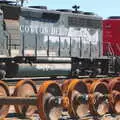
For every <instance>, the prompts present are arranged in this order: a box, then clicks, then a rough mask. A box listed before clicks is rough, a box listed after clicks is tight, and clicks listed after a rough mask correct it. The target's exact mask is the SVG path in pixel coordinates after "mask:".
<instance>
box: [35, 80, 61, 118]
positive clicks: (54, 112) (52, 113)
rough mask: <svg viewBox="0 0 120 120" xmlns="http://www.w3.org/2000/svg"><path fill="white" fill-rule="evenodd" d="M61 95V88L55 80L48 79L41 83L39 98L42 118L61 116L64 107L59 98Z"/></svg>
mask: <svg viewBox="0 0 120 120" xmlns="http://www.w3.org/2000/svg"><path fill="white" fill-rule="evenodd" d="M61 97H62V92H61V89H60V87H59V85H58V84H57V83H56V82H55V81H46V82H44V83H43V84H41V85H40V88H39V92H38V95H37V98H38V110H40V113H39V115H40V118H41V120H58V119H59V118H60V116H61V113H62V110H63V109H62V106H61V104H59V102H60V101H59V100H58V99H57V98H61ZM55 99H56V100H55Z"/></svg>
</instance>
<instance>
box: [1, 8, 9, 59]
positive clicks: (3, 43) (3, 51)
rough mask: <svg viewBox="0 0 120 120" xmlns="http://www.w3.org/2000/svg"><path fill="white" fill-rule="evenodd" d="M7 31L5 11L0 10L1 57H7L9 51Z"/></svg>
mask: <svg viewBox="0 0 120 120" xmlns="http://www.w3.org/2000/svg"><path fill="white" fill-rule="evenodd" d="M7 42H8V41H7V33H6V32H5V23H4V21H3V12H2V10H0V57H5V56H7V55H8V54H7V53H8V51H7V45H6V44H7Z"/></svg>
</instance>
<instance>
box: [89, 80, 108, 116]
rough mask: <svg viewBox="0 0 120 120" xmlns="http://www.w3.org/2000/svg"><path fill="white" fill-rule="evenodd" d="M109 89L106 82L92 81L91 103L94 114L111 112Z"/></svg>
mask: <svg viewBox="0 0 120 120" xmlns="http://www.w3.org/2000/svg"><path fill="white" fill-rule="evenodd" d="M108 95H109V90H108V86H107V84H106V83H105V82H101V81H99V80H97V81H95V82H93V83H92V85H91V87H90V96H89V104H90V110H91V112H92V113H93V114H94V115H100V116H102V115H105V114H106V113H109V107H110V106H109V103H108V97H109V96H108Z"/></svg>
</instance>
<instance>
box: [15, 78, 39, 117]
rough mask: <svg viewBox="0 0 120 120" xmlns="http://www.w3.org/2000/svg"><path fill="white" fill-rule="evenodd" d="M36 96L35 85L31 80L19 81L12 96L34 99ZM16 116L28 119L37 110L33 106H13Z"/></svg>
mask: <svg viewBox="0 0 120 120" xmlns="http://www.w3.org/2000/svg"><path fill="white" fill-rule="evenodd" d="M36 94H37V89H36V85H35V83H34V82H33V81H32V80H21V81H19V82H18V83H17V85H16V88H15V91H14V94H13V95H14V96H16V97H32V96H33V97H34V96H36ZM15 110H16V112H17V113H18V114H21V115H23V116H27V117H30V116H32V114H33V113H34V112H35V111H36V110H37V107H36V106H34V105H25V104H22V105H15Z"/></svg>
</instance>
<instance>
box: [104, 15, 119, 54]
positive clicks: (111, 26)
mask: <svg viewBox="0 0 120 120" xmlns="http://www.w3.org/2000/svg"><path fill="white" fill-rule="evenodd" d="M103 55H114V56H120V17H118V16H117V17H116V16H115V17H109V18H108V19H106V20H103Z"/></svg>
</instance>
